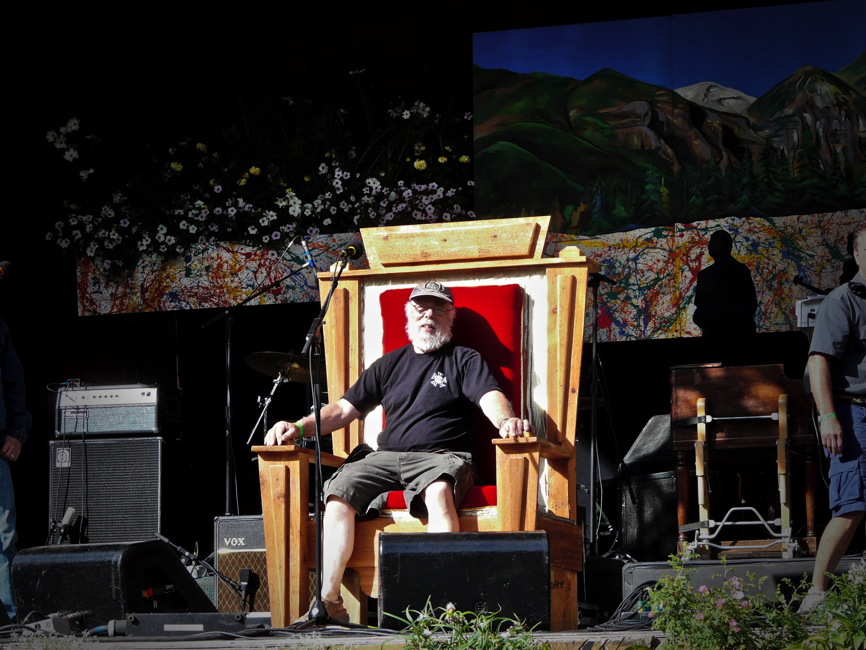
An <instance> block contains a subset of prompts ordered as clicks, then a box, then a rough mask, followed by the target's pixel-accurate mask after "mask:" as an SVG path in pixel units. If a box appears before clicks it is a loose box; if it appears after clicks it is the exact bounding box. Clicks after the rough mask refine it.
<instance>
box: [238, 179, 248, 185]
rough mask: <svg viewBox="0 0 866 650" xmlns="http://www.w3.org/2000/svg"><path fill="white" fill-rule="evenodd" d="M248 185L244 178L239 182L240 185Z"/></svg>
mask: <svg viewBox="0 0 866 650" xmlns="http://www.w3.org/2000/svg"><path fill="white" fill-rule="evenodd" d="M246 184H247V179H246V178H242V179H241V180H239V181H238V185H246Z"/></svg>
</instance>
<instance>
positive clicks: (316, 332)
mask: <svg viewBox="0 0 866 650" xmlns="http://www.w3.org/2000/svg"><path fill="white" fill-rule="evenodd" d="M348 263H349V257H348V256H347V255H346V254H341V255H340V259H339V261H338V262H337V264H336V268H335V270H334V278H333V280H331V288H330V290H329V291H328V295H327V297H326V298H325V300H324V302H323V303H322V309H321V310H320V311H319V315H318V316H316V318H314V319H313V322H312V324H311V325H310V330H309V332H307V339H306V342H305V343H304V348H303V350H301V354H302V355H304V354H306V355H307V358H308V366H309V368H310V373H311V377H310V378H311V380H313V379H314V377H316V376H318V373H317V372H316V373H315V374H312V373H314V371H315V370H317V369H318V366H317V365H314V362H315V361H316V359H315V357H318V356H319V355H320V354H321V348H320V337H321V331H322V325H323V324H324V323H325V315H326V314H327V313H328V308H329V307H330V305H331V298H332V297H333V295H334V291H335V290H336V289H337V284H338V283H339V281H340V276H341V275H342V274H343V271H344V270H345V269H346V266H347V265H348ZM311 387H312V388H311V390H312V402H313V417H314V419H315V423H316V426H315V443H316V446H315V452H316V453H315V459H316V465H315V475H316V495H315V498H314V517H315V520H316V578H315V581H316V584H315V587H316V595H315V600H314V602H313V606H312V607H310V613H309V618H308V621H307V622H306V623H303V624H302V625H304V626H306V625H309V624H310V622H311V621H315V623H316V625H326V624H328V623H330V624H335V625H343V626H346V625H347V624H345V623H341V622H340V621H335V620H334V619H332V618H331V617H330V616H328V609H327V608H326V607H325V603H324V602H323V601H322V556H323V551H322V532H323V531H322V490H323V487H324V485H323V480H322V445H321V435H322V414H321V390H320V386H319V382H318V381H311Z"/></svg>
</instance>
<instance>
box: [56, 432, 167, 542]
mask: <svg viewBox="0 0 866 650" xmlns="http://www.w3.org/2000/svg"><path fill="white" fill-rule="evenodd" d="M49 448H50V449H49V459H50V462H51V467H50V486H49V489H50V492H49V516H50V517H51V519H52V520H53V521H56V522H59V521H61V519H62V518H63V516H64V513H65V512H66V511H67V509H68V508H70V507H71V508H74V509H75V515H76V518H75V519H74V520H73V526H72V528H71V531H70V538H71V540H72V541H73V542H82V543H107V542H135V541H139V540H143V539H144V540H147V539H152V538H153V537H154V535H155V534H156V533H159V532H160V522H161V507H160V498H161V497H160V495H161V492H162V471H161V467H162V448H163V441H162V438H158V437H149V438H114V439H111V438H97V439H84V440H82V439H75V440H70V439H66V440H52V441H51V442H50V443H49ZM52 541H54V540H52Z"/></svg>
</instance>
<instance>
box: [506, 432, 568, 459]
mask: <svg viewBox="0 0 866 650" xmlns="http://www.w3.org/2000/svg"><path fill="white" fill-rule="evenodd" d="M492 442H493V444H494V445H538V447H539V452H538V453H539V455H540V456H541V457H542V458H571V457H572V456H573V455H574V452H573V451H569V450H568V449H567V448H565V447H564V446H562V445H561V444H558V443H556V442H551V441H550V440H545V439H544V438H538V437H535V436H524V437H521V438H494V439H493V440H492Z"/></svg>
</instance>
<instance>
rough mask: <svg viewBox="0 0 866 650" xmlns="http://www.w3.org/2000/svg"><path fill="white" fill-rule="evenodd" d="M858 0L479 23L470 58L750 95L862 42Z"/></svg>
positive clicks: (843, 59)
mask: <svg viewBox="0 0 866 650" xmlns="http://www.w3.org/2000/svg"><path fill="white" fill-rule="evenodd" d="M864 34H866V1H864V0H825V1H823V2H814V3H808V4H793V5H778V6H774V7H758V8H754V9H737V10H731V11H713V12H706V13H696V14H682V15H674V16H663V17H658V18H642V19H635V20H619V21H610V22H600V23H584V24H580V25H565V26H554V27H541V28H534V29H521V30H510V31H500V32H482V33H478V34H475V35H474V39H473V48H474V51H473V62H474V63H475V64H477V65H479V66H481V67H482V68H504V69H506V70H510V71H512V72H522V73H529V72H549V73H552V74H556V75H561V76H566V77H573V78H575V79H584V78H586V77H588V76H589V75H591V74H593V73H595V72H597V71H598V70H601V69H602V68H611V69H613V70H616V71H617V72H621V73H623V74H625V75H628V76H630V77H633V78H635V79H638V80H640V81H644V82H647V83H652V84H658V85H660V86H664V87H666V88H674V89H676V88H681V87H683V86H688V85H690V84H693V83H698V82H702V81H712V82H715V83H719V84H722V85H723V86H728V87H729V88H734V89H736V90H739V91H741V92H744V93H746V94H748V95H752V96H753V97H760V96H761V95H762V94H764V93H765V92H767V91H768V90H770V89H771V88H772V87H773V86H774V85H776V84H777V83H778V82H780V81H782V80H783V79H785V78H786V77H788V76H789V75H791V74H792V73H793V72H794V71H796V70H797V69H798V68H801V67H803V66H805V65H811V66H815V67H818V68H822V69H824V70H828V71H830V72H834V71H836V70H838V69H840V68H842V67H844V66H845V65H847V64H849V63H851V62H852V61H853V60H854V59H855V58H857V56H859V55H860V54H861V53H862V52H863V51H864V43H866V38H864Z"/></svg>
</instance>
